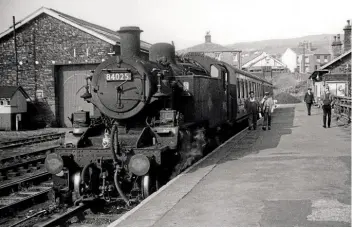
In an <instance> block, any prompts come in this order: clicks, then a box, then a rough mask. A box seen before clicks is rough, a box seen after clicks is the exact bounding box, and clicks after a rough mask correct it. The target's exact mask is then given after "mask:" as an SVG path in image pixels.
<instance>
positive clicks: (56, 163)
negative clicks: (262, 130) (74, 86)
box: [45, 27, 271, 205]
mask: <svg viewBox="0 0 352 228" xmlns="http://www.w3.org/2000/svg"><path fill="white" fill-rule="evenodd" d="M118 32H119V34H120V39H121V41H120V54H119V55H117V56H112V57H111V58H109V59H108V60H107V61H105V62H103V63H101V64H100V65H99V66H98V67H97V68H96V69H95V71H94V73H93V74H92V75H91V76H89V77H87V85H86V92H85V93H84V94H83V95H82V98H83V99H85V100H86V101H87V102H90V103H92V104H93V105H94V106H95V107H96V108H97V109H98V110H99V111H100V113H101V117H100V118H99V119H98V120H96V121H94V122H92V123H91V124H90V126H89V127H88V128H87V129H86V130H85V131H84V133H83V134H82V135H80V136H78V137H77V138H76V140H75V141H74V142H73V143H72V142H71V143H69V144H66V145H65V146H64V147H62V148H58V149H56V151H55V153H52V154H49V155H48V156H47V158H46V161H45V165H46V168H47V170H48V172H49V173H51V174H53V181H54V188H55V192H56V193H57V195H58V196H59V197H60V199H61V201H62V202H63V201H65V202H69V203H72V202H76V203H77V202H82V201H90V200H94V199H104V200H105V201H110V200H113V199H116V198H122V199H123V200H124V201H125V202H126V204H128V205H129V204H130V203H131V202H132V201H133V200H136V201H139V200H141V199H143V198H145V197H147V196H149V195H150V194H151V193H152V192H154V191H156V190H157V189H158V187H159V186H160V185H161V184H164V183H165V182H166V181H168V179H170V178H172V177H173V176H175V175H177V174H178V173H180V172H181V171H182V170H184V169H185V168H187V167H188V166H190V165H191V164H192V163H194V162H195V161H196V160H198V159H199V158H200V157H202V156H204V154H205V153H207V152H209V151H210V150H211V149H212V148H214V147H216V145H217V144H219V143H220V142H221V140H224V139H225V138H226V137H227V136H228V135H229V134H230V131H231V129H233V128H234V126H235V124H236V123H237V122H238V121H241V120H243V119H245V118H246V114H245V112H244V111H243V100H244V98H245V96H244V94H245V93H248V92H249V91H248V90H249V89H253V90H256V95H257V96H261V94H262V93H263V92H264V90H268V89H271V84H270V83H268V82H267V81H266V80H264V79H261V78H260V77H257V76H254V75H251V74H249V73H248V72H244V71H241V70H239V69H236V68H234V67H232V66H230V65H228V64H226V63H223V62H221V61H218V60H215V59H213V58H210V57H207V56H204V55H199V54H189V55H188V56H184V57H183V58H180V57H176V55H175V47H174V46H173V45H171V44H167V43H157V44H154V45H152V46H151V47H150V50H149V59H146V58H145V57H144V56H142V55H141V54H140V33H141V32H142V31H141V30H140V29H139V28H138V27H121V29H120V30H119V31H118ZM242 83H243V84H242ZM245 86H246V90H247V91H245ZM242 87H243V88H242ZM241 91H242V92H241ZM219 135H221V136H224V137H223V138H221V137H220V138H219Z"/></svg>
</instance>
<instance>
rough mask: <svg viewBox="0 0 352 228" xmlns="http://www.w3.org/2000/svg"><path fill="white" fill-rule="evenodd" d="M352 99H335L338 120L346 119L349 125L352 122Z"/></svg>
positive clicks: (338, 97)
mask: <svg viewBox="0 0 352 228" xmlns="http://www.w3.org/2000/svg"><path fill="white" fill-rule="evenodd" d="M351 101H352V98H351V97H342V96H336V97H335V113H336V114H337V116H338V118H344V119H346V120H347V122H348V123H350V122H351Z"/></svg>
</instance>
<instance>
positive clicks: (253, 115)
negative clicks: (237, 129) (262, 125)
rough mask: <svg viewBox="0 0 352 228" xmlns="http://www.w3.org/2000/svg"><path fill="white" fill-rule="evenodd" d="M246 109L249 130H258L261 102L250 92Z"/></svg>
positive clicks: (245, 105)
mask: <svg viewBox="0 0 352 228" xmlns="http://www.w3.org/2000/svg"><path fill="white" fill-rule="evenodd" d="M244 108H245V109H246V112H247V114H248V126H249V127H248V129H249V130H252V127H253V130H255V129H256V128H257V118H258V113H259V102H258V101H257V100H256V99H255V97H254V92H253V91H250V92H249V98H248V99H247V100H246V101H245V103H244Z"/></svg>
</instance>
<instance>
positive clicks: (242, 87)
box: [241, 79, 244, 98]
mask: <svg viewBox="0 0 352 228" xmlns="http://www.w3.org/2000/svg"><path fill="white" fill-rule="evenodd" d="M241 90H242V91H241V92H242V98H244V82H243V79H242V80H241Z"/></svg>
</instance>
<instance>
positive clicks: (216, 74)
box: [210, 65, 219, 78]
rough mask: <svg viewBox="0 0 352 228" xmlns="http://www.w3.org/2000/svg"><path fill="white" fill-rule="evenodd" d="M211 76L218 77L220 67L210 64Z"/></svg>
mask: <svg viewBox="0 0 352 228" xmlns="http://www.w3.org/2000/svg"><path fill="white" fill-rule="evenodd" d="M210 76H211V77H212V78H218V77H219V69H218V68H216V66H214V65H211V66H210Z"/></svg>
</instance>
